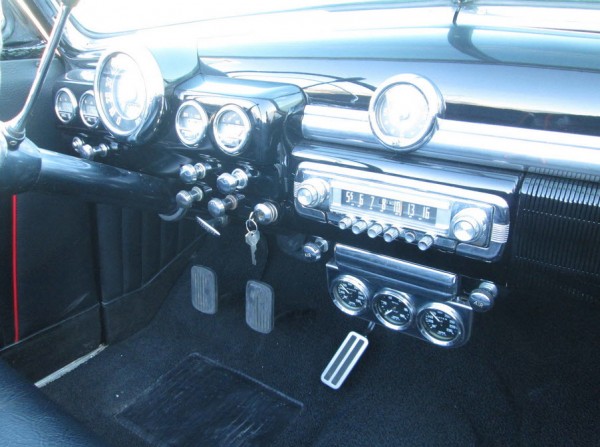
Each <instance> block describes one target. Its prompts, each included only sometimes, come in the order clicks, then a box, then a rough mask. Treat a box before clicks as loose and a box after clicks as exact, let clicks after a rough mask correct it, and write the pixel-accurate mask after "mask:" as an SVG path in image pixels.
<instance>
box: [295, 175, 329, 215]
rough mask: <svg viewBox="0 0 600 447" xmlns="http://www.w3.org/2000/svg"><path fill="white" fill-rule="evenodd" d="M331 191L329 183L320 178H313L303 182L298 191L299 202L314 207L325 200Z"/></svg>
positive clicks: (307, 206)
mask: <svg viewBox="0 0 600 447" xmlns="http://www.w3.org/2000/svg"><path fill="white" fill-rule="evenodd" d="M328 192H329V184H328V183H327V182H326V181H325V180H321V179H319V178H311V179H308V180H306V181H305V182H302V184H301V185H300V187H299V188H298V192H297V195H296V196H297V199H298V203H299V204H300V205H302V206H304V207H306V208H314V207H317V206H319V205H321V204H322V203H323V202H325V199H326V198H327V194H328Z"/></svg>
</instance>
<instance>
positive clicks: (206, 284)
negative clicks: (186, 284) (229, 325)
mask: <svg viewBox="0 0 600 447" xmlns="http://www.w3.org/2000/svg"><path fill="white" fill-rule="evenodd" d="M192 306H194V308H195V309H197V310H199V311H200V312H202V313H205V314H210V315H213V314H216V313H217V310H218V307H219V292H218V286H217V274H216V273H215V272H214V271H213V270H211V269H209V268H208V267H203V266H200V265H194V266H193V267H192Z"/></svg>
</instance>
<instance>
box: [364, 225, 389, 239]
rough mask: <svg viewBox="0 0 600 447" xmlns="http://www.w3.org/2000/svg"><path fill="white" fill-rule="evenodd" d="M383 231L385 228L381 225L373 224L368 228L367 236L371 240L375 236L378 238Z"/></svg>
mask: <svg viewBox="0 0 600 447" xmlns="http://www.w3.org/2000/svg"><path fill="white" fill-rule="evenodd" d="M384 230H385V227H384V226H383V225H381V224H378V223H376V224H373V225H371V226H370V227H369V229H368V230H367V236H369V237H370V238H371V239H375V238H376V237H377V236H379V235H380V234H381V233H383V231H384Z"/></svg>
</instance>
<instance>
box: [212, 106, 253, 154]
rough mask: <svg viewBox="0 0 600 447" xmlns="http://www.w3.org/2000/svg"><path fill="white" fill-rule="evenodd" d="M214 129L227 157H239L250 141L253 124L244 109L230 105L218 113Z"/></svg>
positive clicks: (216, 138)
mask: <svg viewBox="0 0 600 447" xmlns="http://www.w3.org/2000/svg"><path fill="white" fill-rule="evenodd" d="M212 128H213V135H214V137H215V142H216V143H217V146H218V147H219V149H221V150H222V151H223V152H224V153H226V154H227V155H238V154H240V153H242V152H243V151H244V149H245V148H246V143H248V140H250V134H251V131H252V124H251V123H250V118H249V117H248V114H247V113H246V112H245V111H244V109H242V108H241V107H240V106H237V105H235V104H228V105H226V106H223V107H221V108H220V109H219V111H218V112H217V113H216V115H215V118H214V120H213V124H212Z"/></svg>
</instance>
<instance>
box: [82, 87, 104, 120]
mask: <svg viewBox="0 0 600 447" xmlns="http://www.w3.org/2000/svg"><path fill="white" fill-rule="evenodd" d="M86 96H91V97H92V98H94V105H95V106H96V112H97V111H98V106H97V105H96V95H94V91H93V90H87V91H86V92H84V93H83V94H82V95H81V97H80V98H79V119H81V122H82V123H83V124H84V125H85V126H87V127H89V128H90V129H95V128H96V127H98V126H99V125H100V114H98V116H97V118H98V120H97V121H96V124H90V123H88V122H87V121H86V120H85V118H84V113H83V107H82V104H83V100H84V99H85V97H86Z"/></svg>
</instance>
